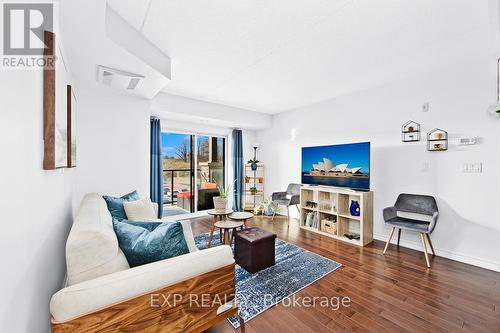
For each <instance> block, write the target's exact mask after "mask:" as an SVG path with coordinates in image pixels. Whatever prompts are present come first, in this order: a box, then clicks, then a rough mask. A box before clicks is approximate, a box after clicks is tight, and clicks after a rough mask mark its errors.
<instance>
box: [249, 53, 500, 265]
mask: <svg viewBox="0 0 500 333" xmlns="http://www.w3.org/2000/svg"><path fill="white" fill-rule="evenodd" d="M495 61H496V59H493V58H492V59H487V60H484V61H476V62H471V63H464V64H461V65H460V66H455V67H453V68H444V69H441V70H439V71H435V72H432V73H428V74H426V75H422V76H420V77H415V78H411V79H405V80H402V81H398V82H394V83H391V84H388V85H384V86H380V87H376V88H372V89H369V90H365V91H360V92H357V93H354V94H351V95H347V96H343V97H340V98H337V99H333V100H329V101H325V102H322V103H319V104H316V105H312V106H309V107H304V108H300V109H298V110H293V111H289V112H284V113H281V114H279V115H277V116H276V117H275V118H274V124H273V127H272V128H271V129H268V130H263V131H259V132H257V140H258V141H260V142H262V143H264V146H263V149H262V153H261V158H262V160H263V161H264V163H266V165H267V169H266V177H267V190H268V194H269V193H270V192H272V191H275V190H282V189H284V188H285V187H286V185H287V183H289V182H300V163H301V160H300V148H301V147H303V146H313V145H327V144H337V143H347V142H359V141H371V143H372V155H371V156H372V157H371V158H372V159H371V181H372V184H371V187H372V190H373V191H374V200H375V208H374V218H375V226H374V232H375V235H376V238H378V239H382V240H386V238H387V234H388V231H389V229H388V228H386V227H385V226H384V223H383V220H382V213H381V212H382V209H383V207H386V206H390V205H392V204H393V203H394V201H395V199H396V197H397V195H398V193H400V192H410V193H422V194H431V195H434V196H436V197H437V200H438V205H439V209H440V212H441V217H440V220H439V223H438V225H437V228H436V230H435V232H434V233H433V235H432V238H433V242H434V245H435V247H436V249H437V252H438V255H441V256H447V257H450V258H455V259H458V260H462V261H464V262H469V263H472V264H476V265H480V266H483V267H487V268H491V269H495V270H499V271H500V257H499V255H498V253H500V242H499V239H500V205H498V198H499V197H500V174H499V173H498V170H499V169H500V120H496V119H492V118H490V117H489V115H487V113H486V108H487V106H488V105H489V104H491V103H493V102H494V100H495ZM424 102H430V107H431V110H430V112H429V113H422V111H421V107H422V104H423V103H424ZM409 119H413V120H415V121H417V122H420V123H421V124H422V125H423V128H422V130H423V135H424V140H423V141H422V142H420V143H416V144H415V143H402V142H401V139H400V136H401V133H400V127H401V124H402V123H404V122H405V121H407V120H409ZM434 127H441V128H443V129H445V130H448V132H449V134H450V136H451V142H450V149H449V151H446V152H427V151H426V146H425V134H426V133H427V131H429V130H431V129H432V128H434ZM462 136H480V137H483V140H484V142H483V143H482V144H481V145H477V146H471V147H458V146H457V144H456V139H457V138H458V137H462ZM464 162H482V163H483V169H484V170H483V173H482V174H465V173H462V164H463V163H464ZM424 163H428V164H429V166H430V168H429V170H428V171H427V172H425V171H423V165H424ZM292 212H294V210H292ZM402 244H403V245H405V246H409V247H414V248H417V249H420V246H421V245H420V243H419V240H418V238H417V235H415V234H409V233H403V236H402Z"/></svg>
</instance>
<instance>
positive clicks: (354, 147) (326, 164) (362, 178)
mask: <svg viewBox="0 0 500 333" xmlns="http://www.w3.org/2000/svg"><path fill="white" fill-rule="evenodd" d="M302 184H313V185H328V186H340V187H350V188H354V189H361V190H369V189H370V143H369V142H362V143H353V144H343V145H331V146H318V147H304V148H302Z"/></svg>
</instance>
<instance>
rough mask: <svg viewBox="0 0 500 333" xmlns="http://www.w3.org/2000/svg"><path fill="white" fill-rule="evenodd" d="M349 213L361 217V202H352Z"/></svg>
mask: <svg viewBox="0 0 500 333" xmlns="http://www.w3.org/2000/svg"><path fill="white" fill-rule="evenodd" d="M349 211H350V212H351V215H352V216H359V215H360V213H361V208H360V207H359V202H357V201H355V200H351V206H350V207H349Z"/></svg>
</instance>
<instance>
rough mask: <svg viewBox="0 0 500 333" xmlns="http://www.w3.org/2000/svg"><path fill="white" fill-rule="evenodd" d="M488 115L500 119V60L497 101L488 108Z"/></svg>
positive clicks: (498, 63) (499, 62)
mask: <svg viewBox="0 0 500 333" xmlns="http://www.w3.org/2000/svg"><path fill="white" fill-rule="evenodd" d="M488 113H489V114H491V115H492V116H493V117H496V118H500V58H499V59H498V60H497V101H496V103H495V104H492V105H490V106H489V107H488Z"/></svg>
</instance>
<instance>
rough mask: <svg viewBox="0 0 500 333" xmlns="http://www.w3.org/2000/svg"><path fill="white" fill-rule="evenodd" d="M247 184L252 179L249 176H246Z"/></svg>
mask: <svg viewBox="0 0 500 333" xmlns="http://www.w3.org/2000/svg"><path fill="white" fill-rule="evenodd" d="M245 183H247V184H248V183H250V177H249V176H245Z"/></svg>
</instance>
